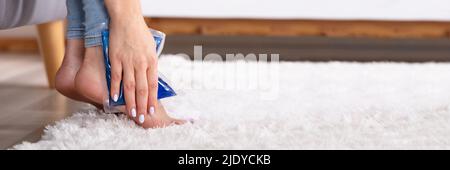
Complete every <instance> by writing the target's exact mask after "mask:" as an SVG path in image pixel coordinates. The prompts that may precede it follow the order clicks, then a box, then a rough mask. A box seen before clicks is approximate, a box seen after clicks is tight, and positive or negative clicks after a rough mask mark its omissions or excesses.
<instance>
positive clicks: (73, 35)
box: [55, 0, 99, 107]
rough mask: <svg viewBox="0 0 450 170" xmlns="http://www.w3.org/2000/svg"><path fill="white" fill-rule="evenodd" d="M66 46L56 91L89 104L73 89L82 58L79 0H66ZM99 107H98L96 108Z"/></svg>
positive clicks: (82, 44) (82, 15)
mask: <svg viewBox="0 0 450 170" xmlns="http://www.w3.org/2000/svg"><path fill="white" fill-rule="evenodd" d="M66 3H67V4H66V5H67V11H68V16H67V20H68V23H67V33H66V34H67V46H66V52H65V56H64V60H63V63H62V65H61V67H60V68H59V70H58V72H57V74H56V84H55V85H56V89H57V90H58V91H59V92H60V93H61V94H63V95H65V96H66V97H69V98H71V99H74V100H78V101H83V102H88V103H91V101H90V100H88V99H86V98H85V97H83V95H80V94H79V93H78V91H77V90H76V89H75V76H76V74H77V72H78V70H79V69H80V66H81V63H82V61H83V56H84V39H83V38H84V30H85V29H84V25H83V24H84V12H83V8H82V7H83V6H82V4H81V2H80V1H79V0H67V1H66ZM97 107H99V106H97Z"/></svg>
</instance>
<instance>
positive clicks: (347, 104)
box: [13, 57, 450, 149]
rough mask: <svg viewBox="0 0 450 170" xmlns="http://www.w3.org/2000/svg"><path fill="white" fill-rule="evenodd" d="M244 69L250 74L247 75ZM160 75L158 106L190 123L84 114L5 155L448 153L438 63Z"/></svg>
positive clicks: (235, 68)
mask: <svg viewBox="0 0 450 170" xmlns="http://www.w3.org/2000/svg"><path fill="white" fill-rule="evenodd" d="M201 66H203V67H201ZM252 68H258V69H259V71H257V73H258V74H259V76H254V75H258V74H247V73H249V72H252ZM160 69H161V70H162V72H163V73H165V74H166V77H168V78H169V79H171V80H172V84H173V85H177V86H176V88H178V89H180V87H181V89H183V90H181V91H182V94H180V95H179V96H178V97H175V98H171V99H168V100H166V101H164V103H165V105H166V107H167V108H168V109H169V110H170V111H171V112H172V113H173V115H176V116H178V117H194V118H196V122H195V123H194V124H187V125H183V126H172V127H168V128H163V129H150V130H144V129H142V128H140V127H138V126H136V125H135V124H134V123H133V122H131V121H129V120H128V119H127V118H125V117H124V116H115V115H106V114H102V113H98V112H96V111H90V112H86V113H76V114H74V115H73V116H72V117H69V118H67V119H65V120H62V121H59V122H56V123H55V124H54V125H49V126H48V127H47V128H46V130H45V134H44V135H43V136H42V139H41V140H40V141H39V142H37V143H27V142H25V143H22V144H19V145H16V146H14V147H13V149H450V64H448V63H425V64H406V63H349V62H328V63H309V62H282V63H280V64H279V65H272V66H268V65H267V64H261V63H260V64H256V63H243V62H234V63H227V64H224V63H204V64H203V65H202V64H201V63H193V62H190V61H187V60H184V59H181V58H178V57H164V58H162V59H160ZM170 69H174V70H170ZM268 71H270V72H271V73H273V74H270V73H268ZM253 73H255V72H254V70H253ZM261 73H263V74H261ZM199 75H200V76H199ZM245 75H252V76H248V77H251V78H250V80H252V81H248V80H247V79H246V78H248V77H245ZM233 76H234V77H233ZM255 77H259V78H255ZM204 80H210V81H209V82H206V81H204ZM252 82H259V83H257V84H253V83H252ZM224 83H225V84H228V86H223V87H220V86H221V84H222V85H223V84H224ZM189 85H191V86H189Z"/></svg>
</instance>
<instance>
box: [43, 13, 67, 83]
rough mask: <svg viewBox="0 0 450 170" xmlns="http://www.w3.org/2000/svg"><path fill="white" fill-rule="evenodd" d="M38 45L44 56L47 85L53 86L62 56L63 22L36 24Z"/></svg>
mask: <svg viewBox="0 0 450 170" xmlns="http://www.w3.org/2000/svg"><path fill="white" fill-rule="evenodd" d="M37 30H38V34H39V46H40V51H41V55H42V56H43V57H44V63H45V68H46V71H47V79H48V85H49V87H50V88H54V87H55V76H56V72H57V70H58V68H59V67H60V66H61V62H62V59H63V56H64V23H63V22H62V21H57V22H50V23H45V24H40V25H38V26H37Z"/></svg>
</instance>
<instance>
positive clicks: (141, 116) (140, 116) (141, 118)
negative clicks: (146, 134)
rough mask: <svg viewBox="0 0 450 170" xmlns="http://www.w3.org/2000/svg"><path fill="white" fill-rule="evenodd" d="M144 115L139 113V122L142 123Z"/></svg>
mask: <svg viewBox="0 0 450 170" xmlns="http://www.w3.org/2000/svg"><path fill="white" fill-rule="evenodd" d="M144 120H145V117H144V115H143V114H141V115H139V123H141V124H142V123H144Z"/></svg>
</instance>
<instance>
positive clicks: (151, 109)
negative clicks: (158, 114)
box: [149, 106, 155, 115]
mask: <svg viewBox="0 0 450 170" xmlns="http://www.w3.org/2000/svg"><path fill="white" fill-rule="evenodd" d="M149 112H150V115H153V114H155V108H154V107H153V106H152V107H150V109H149Z"/></svg>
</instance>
